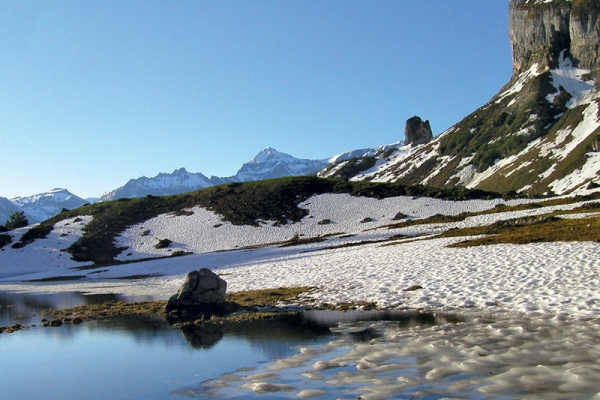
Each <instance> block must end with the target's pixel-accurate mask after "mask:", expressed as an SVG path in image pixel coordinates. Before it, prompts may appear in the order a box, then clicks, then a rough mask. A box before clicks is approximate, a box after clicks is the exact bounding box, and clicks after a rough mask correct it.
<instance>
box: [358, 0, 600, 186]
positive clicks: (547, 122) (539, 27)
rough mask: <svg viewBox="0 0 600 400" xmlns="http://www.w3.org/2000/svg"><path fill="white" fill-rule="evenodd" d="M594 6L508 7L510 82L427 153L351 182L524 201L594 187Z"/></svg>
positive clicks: (597, 74)
mask: <svg viewBox="0 0 600 400" xmlns="http://www.w3.org/2000/svg"><path fill="white" fill-rule="evenodd" d="M599 11H600V2H598V0H573V1H566V0H510V2H509V37H510V40H511V47H512V51H513V76H512V79H511V81H510V82H509V83H508V84H507V85H506V86H505V87H504V88H502V89H501V90H500V92H499V93H498V94H497V95H496V96H494V97H493V98H492V99H491V100H490V101H489V102H488V103H487V104H485V105H484V106H483V107H481V108H479V109H478V110H476V111H475V112H473V113H472V114H470V115H468V116H467V117H466V118H464V119H463V120H462V121H460V122H459V123H457V124H456V125H454V126H453V127H451V128H450V129H448V130H447V131H446V132H443V133H442V134H441V135H439V136H438V137H436V138H435V139H433V140H432V141H430V142H429V143H427V144H425V145H421V146H416V147H415V148H411V149H407V148H401V149H398V150H397V151H396V152H394V153H392V154H388V155H387V156H388V157H387V161H386V162H384V163H381V164H380V165H377V166H375V167H374V168H372V169H371V170H369V171H367V172H368V173H364V172H360V173H357V174H355V175H354V177H353V178H352V179H365V180H371V181H387V182H390V181H391V182H400V183H404V184H425V185H432V186H457V185H458V186H466V187H469V188H477V189H484V190H494V191H502V192H509V191H517V192H524V193H527V194H531V195H539V194H551V193H556V194H566V193H582V192H586V191H589V190H595V189H596V188H597V187H600V177H599V176H598V172H599V171H600V153H598V147H599V146H598V142H599V140H598V138H599V137H600V107H599V103H600V94H599V91H598V86H599V84H600V66H599V59H598V54H599V51H598V49H599V46H600V39H599V38H600V34H599V29H600V18H599V14H600V12H599Z"/></svg>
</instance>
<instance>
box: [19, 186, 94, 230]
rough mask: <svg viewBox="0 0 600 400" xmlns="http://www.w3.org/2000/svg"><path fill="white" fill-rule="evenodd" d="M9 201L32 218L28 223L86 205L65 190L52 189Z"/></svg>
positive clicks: (79, 198)
mask: <svg viewBox="0 0 600 400" xmlns="http://www.w3.org/2000/svg"><path fill="white" fill-rule="evenodd" d="M11 201H12V202H14V203H15V204H17V205H18V206H19V207H20V208H21V209H22V210H24V211H25V215H26V216H28V215H30V216H31V217H32V220H30V221H29V222H30V223H33V222H39V221H44V220H46V219H48V218H51V217H53V216H55V215H56V214H58V213H60V211H61V210H62V209H63V208H66V209H68V210H72V209H74V208H77V207H81V206H82V205H84V204H86V203H87V202H86V201H85V200H83V199H82V198H81V197H78V196H75V195H74V194H73V193H71V192H69V191H68V190H66V189H54V190H51V191H49V192H46V193H40V194H36V195H33V196H26V197H15V198H13V199H11Z"/></svg>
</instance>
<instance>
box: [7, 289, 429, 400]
mask: <svg viewBox="0 0 600 400" xmlns="http://www.w3.org/2000/svg"><path fill="white" fill-rule="evenodd" d="M120 300H127V301H131V300H149V299H148V298H124V297H120V296H115V295H104V296H98V295H94V296H85V295H83V294H82V293H61V294H44V295H38V294H34V295H32V294H15V293H7V292H0V325H4V326H6V325H11V324H13V323H16V322H18V323H20V324H21V325H25V326H27V325H32V327H31V328H27V329H23V330H21V331H19V332H15V333H12V334H7V333H4V334H2V335H0V371H2V372H1V375H0V380H1V381H2V382H1V384H0V399H17V398H18V399H38V398H44V399H65V398H86V399H109V398H110V399H165V398H173V396H176V397H179V396H189V395H192V393H190V392H189V391H187V390H186V389H185V388H187V387H198V385H199V384H200V383H201V382H203V381H206V380H209V379H212V378H215V377H218V376H221V375H223V374H226V373H229V372H234V371H237V370H239V369H240V368H246V369H248V368H249V369H253V368H258V367H260V366H261V365H264V364H265V363H268V362H272V361H275V360H278V359H283V358H286V357H289V356H292V355H293V354H295V353H296V352H297V347H298V346H306V345H324V344H326V343H328V342H330V341H331V340H334V339H335V337H336V335H335V333H333V332H332V331H331V330H330V329H329V328H330V327H331V326H334V325H336V324H337V321H339V320H344V318H346V317H348V316H349V315H350V314H348V313H340V314H339V315H338V314H336V313H331V312H329V313H327V312H310V313H307V314H306V315H305V316H303V317H299V318H296V319H291V320H290V321H287V322H281V321H278V322H276V321H269V320H259V321H249V322H246V323H243V324H240V323H235V324H234V323H225V324H205V325H203V326H194V327H191V328H188V329H178V328H173V327H171V326H169V325H168V324H167V322H166V321H165V320H164V319H163V318H161V317H158V316H152V315H140V316H127V317H113V318H111V319H110V320H106V321H102V320H98V321H88V322H85V323H84V324H83V325H79V326H74V325H63V326H61V327H58V328H50V327H42V326H41V323H40V319H41V318H43V315H42V314H41V311H42V310H43V309H48V308H54V309H62V308H71V307H75V306H78V305H81V304H93V303H101V302H105V301H120ZM357 315H358V314H354V317H352V319H354V320H357V319H360V318H359V317H358V316H357ZM362 317H363V318H366V319H373V318H375V317H377V316H376V315H375V314H373V313H367V314H364V315H363V316H362ZM379 317H381V316H379ZM386 317H387V318H390V319H392V318H394V316H393V315H389V314H386ZM419 323H434V321H433V320H431V321H429V320H427V321H425V320H424V321H420V322H419ZM364 333H365V332H363V335H356V336H355V340H356V341H364V340H368V339H369V338H370V337H369V336H368V335H367V336H365V335H364ZM246 395H247V396H250V397H253V396H256V393H254V394H252V393H247V394H246ZM193 396H194V397H198V396H197V395H193Z"/></svg>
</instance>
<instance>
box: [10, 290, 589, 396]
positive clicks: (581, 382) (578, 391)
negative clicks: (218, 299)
mask: <svg viewBox="0 0 600 400" xmlns="http://www.w3.org/2000/svg"><path fill="white" fill-rule="evenodd" d="M107 300H108V301H113V300H115V301H119V300H148V299H131V298H121V297H116V296H108V297H99V296H90V297H88V296H84V295H82V294H77V293H70V294H61V295H25V294H10V293H0V318H1V321H2V322H1V323H0V325H10V324H12V323H15V322H19V323H21V324H22V325H35V326H33V327H31V328H27V329H23V330H21V331H18V332H15V333H11V334H7V333H3V334H1V335H0V399H39V398H44V399H66V398H70V399H80V398H81V399H84V398H85V399H167V398H182V397H185V398H204V399H205V398H215V399H223V398H227V399H229V398H309V397H319V398H344V399H356V398H364V399H368V398H377V399H388V398H419V399H442V398H463V399H490V398H494V399H495V398H502V399H520V398H524V397H527V398H538V399H566V398H568V399H590V398H600V366H599V365H598V360H599V359H600V329H598V328H599V327H600V318H597V317H595V316H570V315H550V314H540V315H533V314H521V315H520V314H514V313H505V314H502V313H496V314H495V315H494V317H493V318H491V317H489V316H487V317H486V316H483V315H481V314H476V313H471V314H468V315H467V314H460V315H447V314H419V313H413V314H410V313H407V312H381V311H374V312H325V311H310V312H305V313H303V314H302V315H301V316H300V317H298V318H295V319H290V320H288V321H285V322H281V321H278V322H275V321H268V320H260V321H250V322H245V323H243V324H242V323H225V324H220V325H216V324H204V325H203V326H194V327H191V328H188V329H178V328H174V327H171V326H169V325H168V324H167V322H166V321H165V320H164V319H163V318H161V317H158V316H153V315H139V316H128V317H114V318H111V319H110V320H106V321H103V320H96V321H88V322H85V323H84V324H82V325H78V326H74V325H63V326H62V327H58V328H44V327H41V326H40V324H39V320H40V318H41V314H40V311H41V310H42V309H43V308H48V307H52V308H56V309H58V308H64V307H74V306H77V305H80V304H89V303H92V302H102V301H107ZM467 317H468V318H467Z"/></svg>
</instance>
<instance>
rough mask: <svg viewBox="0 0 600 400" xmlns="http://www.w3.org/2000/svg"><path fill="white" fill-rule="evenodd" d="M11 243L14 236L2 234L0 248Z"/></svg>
mask: <svg viewBox="0 0 600 400" xmlns="http://www.w3.org/2000/svg"><path fill="white" fill-rule="evenodd" d="M10 243H12V238H11V236H10V235H5V234H0V249H1V248H3V247H4V246H6V245H8V244H10Z"/></svg>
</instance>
